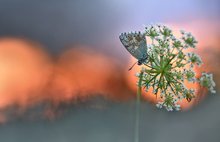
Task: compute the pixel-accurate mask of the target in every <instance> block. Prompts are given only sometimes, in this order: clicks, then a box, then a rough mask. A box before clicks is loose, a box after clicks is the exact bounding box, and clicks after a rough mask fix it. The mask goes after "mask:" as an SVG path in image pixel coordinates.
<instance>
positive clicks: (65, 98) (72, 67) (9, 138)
mask: <svg viewBox="0 0 220 142" xmlns="http://www.w3.org/2000/svg"><path fill="white" fill-rule="evenodd" d="M219 13H220V1H218V0H211V1H210V0H184V1H177V0H169V1H163V0H111V1H107V0H93V1H90V2H89V1H85V0H62V1H59V0H45V1H33V0H17V1H14V0H0V141H2V142H29V141H31V142H39V141H41V142H112V141H114V142H133V137H134V114H135V92H136V86H135V83H136V78H135V77H134V74H135V72H136V71H137V70H138V68H137V67H136V68H134V69H133V70H132V71H130V72H128V68H129V67H130V65H131V64H132V63H133V62H134V61H135V60H134V59H133V58H132V57H131V56H130V55H129V53H128V52H127V51H126V50H125V48H124V47H123V46H122V44H121V43H120V41H119V38H118V36H119V35H120V33H122V32H129V31H139V30H141V31H143V30H144V25H148V24H152V23H163V24H166V25H168V26H170V27H171V28H172V29H174V32H175V33H177V32H178V30H180V29H184V30H186V31H190V32H192V34H193V35H194V36H195V37H196V39H197V40H198V41H199V44H198V47H197V49H196V51H195V52H197V53H198V54H200V55H201V57H202V59H203V61H204V64H205V65H204V66H203V67H202V70H205V71H208V72H212V73H213V74H214V79H215V82H216V84H217V87H216V90H217V93H216V94H215V95H212V94H207V95H205V96H200V97H199V99H197V100H196V101H192V102H191V103H189V104H184V111H182V112H171V113H170V112H166V111H165V110H158V109H157V108H156V107H155V105H154V102H155V97H154V96H152V95H151V94H143V96H144V97H143V101H142V104H141V118H140V119H141V122H140V124H141V126H140V141H141V142H142V141H150V142H162V141H163V142H168V141H169V142H176V141H178V142H207V141H211V142H219V141H220V135H219V131H220V113H219V110H218V108H220V97H219V93H218V92H219V91H218V90H219V89H218V88H219V87H220V86H219V85H218V84H219V82H220V70H219V67H220V58H219V55H220V15H219Z"/></svg>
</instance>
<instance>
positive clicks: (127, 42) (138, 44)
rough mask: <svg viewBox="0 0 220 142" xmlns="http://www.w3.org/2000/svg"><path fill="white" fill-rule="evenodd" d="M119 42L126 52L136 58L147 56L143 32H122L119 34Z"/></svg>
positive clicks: (141, 58) (140, 58)
mask: <svg viewBox="0 0 220 142" xmlns="http://www.w3.org/2000/svg"><path fill="white" fill-rule="evenodd" d="M119 38H120V40H121V43H122V44H123V45H124V47H125V48H126V49H127V50H128V52H129V53H130V54H131V55H132V56H134V57H135V58H136V59H138V60H143V59H146V58H147V41H146V38H145V36H144V35H143V34H141V33H140V32H138V33H128V34H127V33H122V34H121V35H120V36H119Z"/></svg>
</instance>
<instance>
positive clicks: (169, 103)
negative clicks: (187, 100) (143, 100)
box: [156, 95, 180, 111]
mask: <svg viewBox="0 0 220 142" xmlns="http://www.w3.org/2000/svg"><path fill="white" fill-rule="evenodd" d="M177 102H178V99H175V96H174V95H170V96H168V97H167V98H166V99H165V101H163V102H158V103H157V104H156V107H157V108H163V107H165V108H166V110H167V111H173V110H174V109H175V110H176V111H179V110H180V105H179V104H177Z"/></svg>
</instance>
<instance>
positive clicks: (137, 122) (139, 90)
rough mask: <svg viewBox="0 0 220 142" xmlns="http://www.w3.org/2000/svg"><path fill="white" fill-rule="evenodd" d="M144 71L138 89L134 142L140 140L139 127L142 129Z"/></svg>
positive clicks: (141, 73)
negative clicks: (141, 104)
mask: <svg viewBox="0 0 220 142" xmlns="http://www.w3.org/2000/svg"><path fill="white" fill-rule="evenodd" d="M143 74H144V72H143V71H141V72H140V76H139V81H138V89H137V96H136V110H135V111H136V115H135V130H134V131H135V133H134V142H139V129H140V122H139V121H140V101H141V90H142V81H143Z"/></svg>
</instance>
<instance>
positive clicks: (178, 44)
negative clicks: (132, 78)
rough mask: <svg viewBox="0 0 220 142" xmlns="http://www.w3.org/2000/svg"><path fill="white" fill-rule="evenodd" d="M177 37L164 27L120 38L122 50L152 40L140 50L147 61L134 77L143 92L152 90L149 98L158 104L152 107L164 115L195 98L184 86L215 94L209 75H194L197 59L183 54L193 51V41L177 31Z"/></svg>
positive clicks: (148, 27) (192, 37)
mask: <svg viewBox="0 0 220 142" xmlns="http://www.w3.org/2000/svg"><path fill="white" fill-rule="evenodd" d="M181 35H182V36H181V37H180V38H178V37H176V36H175V35H174V34H173V32H172V30H171V29H170V28H168V27H167V26H164V25H150V26H147V27H146V28H145V31H144V32H143V33H141V32H138V33H137V32H136V33H128V34H122V35H121V36H120V39H122V38H123V41H124V43H123V44H124V45H125V47H126V46H129V45H130V44H136V45H140V44H142V42H143V40H141V39H150V40H152V42H148V44H147V48H148V49H147V50H143V49H142V50H140V51H143V52H145V51H146V52H147V53H145V54H147V61H145V62H143V67H144V68H142V69H141V72H142V75H141V76H140V74H137V77H138V78H139V80H141V81H142V84H141V86H142V87H144V88H145V90H146V91H147V92H148V91H149V90H153V91H152V92H153V94H155V95H156V96H157V95H159V96H160V102H158V103H157V105H156V106H157V107H158V108H162V107H165V108H166V109H167V110H168V111H172V110H180V105H179V104H178V103H179V102H180V101H181V100H183V99H186V100H187V101H188V102H190V101H191V100H192V99H193V98H195V97H196V93H197V92H196V90H194V89H192V88H188V87H186V86H185V83H186V82H189V83H193V84H194V83H197V84H200V85H201V86H203V87H205V88H207V89H209V90H210V91H211V92H212V93H215V92H216V91H215V90H214V87H215V82H214V81H213V77H212V74H207V73H203V74H202V76H201V78H198V77H197V75H196V72H195V65H197V66H201V64H202V59H201V57H200V56H199V55H197V54H196V53H192V52H189V53H187V51H186V49H188V48H190V47H191V48H195V47H196V44H197V41H196V39H195V38H194V36H193V35H192V34H191V33H187V32H185V31H181ZM145 36H146V37H149V38H146V37H145ZM129 50H130V49H129ZM139 86H140V85H139Z"/></svg>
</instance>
